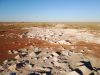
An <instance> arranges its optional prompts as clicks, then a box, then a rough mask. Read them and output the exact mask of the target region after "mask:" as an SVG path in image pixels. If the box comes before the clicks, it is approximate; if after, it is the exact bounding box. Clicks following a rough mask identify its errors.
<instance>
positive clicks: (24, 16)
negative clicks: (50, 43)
mask: <svg viewBox="0 0 100 75" xmlns="http://www.w3.org/2000/svg"><path fill="white" fill-rule="evenodd" d="M0 21H1V22H100V0H0Z"/></svg>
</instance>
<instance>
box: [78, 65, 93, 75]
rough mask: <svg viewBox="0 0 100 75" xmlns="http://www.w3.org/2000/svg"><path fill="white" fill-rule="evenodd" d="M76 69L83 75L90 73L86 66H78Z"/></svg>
mask: <svg viewBox="0 0 100 75" xmlns="http://www.w3.org/2000/svg"><path fill="white" fill-rule="evenodd" d="M78 69H79V70H81V71H82V73H83V75H89V74H90V73H91V72H92V71H91V70H90V69H88V68H87V67H86V66H80V67H78Z"/></svg>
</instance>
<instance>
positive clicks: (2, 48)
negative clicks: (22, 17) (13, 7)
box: [0, 24, 100, 75]
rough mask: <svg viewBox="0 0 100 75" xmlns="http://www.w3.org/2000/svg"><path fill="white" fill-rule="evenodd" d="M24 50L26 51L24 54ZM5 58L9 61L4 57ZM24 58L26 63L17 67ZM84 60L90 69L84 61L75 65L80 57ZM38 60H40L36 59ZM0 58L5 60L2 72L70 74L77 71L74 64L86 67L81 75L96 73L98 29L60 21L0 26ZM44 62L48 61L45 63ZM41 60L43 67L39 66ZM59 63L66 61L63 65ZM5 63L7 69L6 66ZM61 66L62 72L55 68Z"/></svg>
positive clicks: (99, 44)
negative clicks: (19, 25) (23, 25)
mask: <svg viewBox="0 0 100 75" xmlns="http://www.w3.org/2000/svg"><path fill="white" fill-rule="evenodd" d="M98 27H99V26H98ZM95 28H96V27H95ZM35 50H36V52H35ZM64 51H65V52H64ZM34 53H35V55H34ZM64 53H65V54H64ZM67 53H68V54H67ZM23 54H25V55H24V56H23ZM38 54H39V55H38ZM45 54H46V55H45ZM18 55H19V56H18ZM48 55H49V56H50V57H48ZM52 55H53V56H52ZM62 56H64V57H62ZM31 57H32V58H33V59H34V60H33V59H32V58H31ZM37 57H38V58H37ZM12 58H13V59H12ZM35 58H36V59H35ZM8 59H9V60H10V61H7V60H8ZM51 59H53V60H51ZM4 60H5V61H4ZM26 60H27V61H28V63H27V64H24V66H20V68H19V69H20V70H19V71H18V70H17V69H18V65H17V64H19V63H22V61H23V63H25V62H26ZM87 60H88V62H90V63H91V64H92V70H90V68H89V70H90V71H88V69H87V68H85V66H86V65H85V64H84V65H83V66H82V65H76V64H77V63H80V62H81V61H84V62H87ZM3 61H4V62H3ZM11 61H12V62H11ZM40 61H42V62H41V63H39V62H40ZM59 61H60V62H59ZM64 61H65V62H64ZM0 62H3V63H4V65H3V66H1V67H0V69H1V70H0V71H1V72H2V74H5V73H6V74H8V73H12V72H14V73H16V74H17V75H23V74H24V75H27V74H29V73H33V74H34V75H35V72H37V74H39V75H41V74H42V75H43V74H46V75H52V74H53V75H72V74H74V73H76V69H77V67H78V68H79V69H81V67H82V70H83V69H86V72H85V73H83V74H84V75H89V74H90V73H94V72H95V74H96V75H99V72H98V71H97V72H96V71H95V70H99V68H100V64H99V62H100V30H99V28H98V29H97V30H96V29H93V28H92V29H89V28H86V27H85V28H84V27H83V28H81V29H80V28H77V26H76V27H71V26H70V25H69V26H68V27H66V26H64V25H62V24H57V25H55V26H52V27H51V26H49V27H47V26H46V27H42V26H39V27H36V26H35V27H23V28H22V27H21V28H20V29H19V27H18V29H15V28H14V29H4V30H0ZM47 62H51V63H50V64H47V65H46V63H47ZM72 62H73V63H72ZM8 63H10V65H9V64H8ZM36 63H37V64H36ZM30 64H33V65H35V66H32V65H30ZM42 64H43V65H45V67H42ZM80 64H82V63H80ZM21 65H22V64H21ZM27 65H28V66H27ZM36 65H37V66H36ZM61 65H66V67H64V66H61ZM4 66H5V67H7V68H8V69H5V67H4ZM48 66H49V67H48ZM80 66H81V67H80ZM57 67H59V68H57ZM22 68H24V69H22ZM94 68H95V69H94ZM27 69H29V70H27ZM60 69H61V72H58V71H59V70H60ZM24 70H25V71H27V72H25V71H24ZM20 71H21V73H20ZM91 71H93V72H91ZM47 72H52V73H51V74H50V73H47ZM75 75H78V74H77V73H76V74H75Z"/></svg>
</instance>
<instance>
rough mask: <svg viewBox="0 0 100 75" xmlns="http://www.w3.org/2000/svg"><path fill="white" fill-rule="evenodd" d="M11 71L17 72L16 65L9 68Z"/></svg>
mask: <svg viewBox="0 0 100 75" xmlns="http://www.w3.org/2000/svg"><path fill="white" fill-rule="evenodd" d="M8 69H9V70H11V71H13V72H16V64H15V65H11V66H9V67H8Z"/></svg>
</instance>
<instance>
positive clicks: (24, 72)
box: [0, 46, 94, 75]
mask: <svg viewBox="0 0 100 75" xmlns="http://www.w3.org/2000/svg"><path fill="white" fill-rule="evenodd" d="M10 53H11V52H10ZM12 53H18V55H17V56H15V59H14V60H5V61H4V64H3V65H2V66H0V71H1V73H0V74H4V75H81V73H82V74H83V75H89V74H91V73H94V69H93V67H92V66H91V63H90V62H89V61H87V59H86V58H85V57H84V55H83V54H82V53H75V52H71V51H69V50H64V51H54V50H53V51H50V50H48V49H45V50H43V49H41V48H38V47H35V46H30V47H29V48H26V49H19V50H18V51H17V52H16V51H13V52H12ZM86 63H90V64H88V66H91V67H87V65H86Z"/></svg>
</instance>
